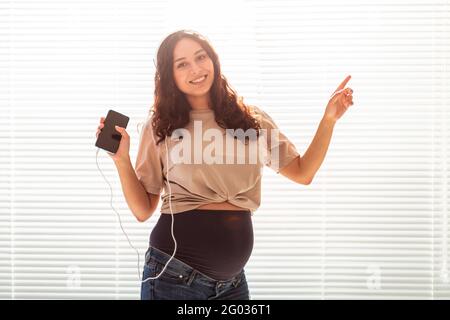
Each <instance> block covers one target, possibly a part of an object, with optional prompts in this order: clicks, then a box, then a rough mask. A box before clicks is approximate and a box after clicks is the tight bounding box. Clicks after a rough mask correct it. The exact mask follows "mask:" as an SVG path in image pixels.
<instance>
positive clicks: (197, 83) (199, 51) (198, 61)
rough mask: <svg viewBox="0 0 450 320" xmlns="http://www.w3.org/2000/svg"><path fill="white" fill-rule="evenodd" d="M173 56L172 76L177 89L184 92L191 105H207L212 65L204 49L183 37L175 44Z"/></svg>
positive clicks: (212, 72) (212, 71) (211, 79)
mask: <svg viewBox="0 0 450 320" xmlns="http://www.w3.org/2000/svg"><path fill="white" fill-rule="evenodd" d="M173 57H174V61H173V63H174V65H173V76H174V79H175V83H176V85H177V87H178V89H180V91H181V92H183V93H184V94H186V98H187V99H188V101H189V103H190V104H191V106H193V107H206V106H208V104H209V89H210V88H211V86H212V84H213V81H214V65H213V62H212V60H211V59H210V58H209V56H208V54H207V53H206V51H205V50H204V49H203V48H202V47H201V46H200V44H199V43H197V42H196V41H194V40H192V39H189V38H183V39H181V40H180V41H178V43H177V44H176V45H175V48H174V52H173ZM205 77H206V78H205Z"/></svg>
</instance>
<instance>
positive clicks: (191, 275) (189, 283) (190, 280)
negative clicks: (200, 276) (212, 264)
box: [186, 270, 197, 286]
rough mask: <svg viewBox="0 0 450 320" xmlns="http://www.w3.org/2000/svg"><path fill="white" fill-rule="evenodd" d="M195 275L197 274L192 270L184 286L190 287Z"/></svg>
mask: <svg viewBox="0 0 450 320" xmlns="http://www.w3.org/2000/svg"><path fill="white" fill-rule="evenodd" d="M196 274H197V271H196V270H192V272H191V274H190V275H189V278H188V279H187V281H186V284H187V285H188V286H190V285H191V283H192V281H194V278H195V275H196Z"/></svg>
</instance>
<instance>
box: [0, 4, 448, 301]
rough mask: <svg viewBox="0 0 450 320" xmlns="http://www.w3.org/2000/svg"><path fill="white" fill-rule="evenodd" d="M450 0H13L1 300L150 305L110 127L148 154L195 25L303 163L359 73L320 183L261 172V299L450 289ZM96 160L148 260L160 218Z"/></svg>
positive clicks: (428, 293)
mask: <svg viewBox="0 0 450 320" xmlns="http://www.w3.org/2000/svg"><path fill="white" fill-rule="evenodd" d="M449 2H450V1H448V0H439V1H437V0H436V1H424V0H422V1H417V0H414V1H411V0H408V1H405V0H394V1H377V2H376V3H374V2H373V1H372V2H369V1H356V0H353V1H351V0H345V1H341V2H339V3H335V2H332V1H324V0H315V1H256V0H254V1H227V2H226V3H225V2H219V3H217V2H212V1H209V2H208V1H190V2H188V3H187V2H186V3H185V2H183V1H126V2H124V1H118V0H116V1H106V0H103V1H102V0H90V1H69V0H65V1H56V0H52V1H50V0H49V1H25V0H22V1H3V0H0V17H1V19H0V88H2V89H0V105H1V111H2V112H1V116H0V145H1V148H0V155H1V157H0V178H1V179H0V298H2V299H36V298H38V299H65V298H71V299H74V298H80V299H138V298H139V290H140V283H139V282H138V279H137V272H136V263H137V259H136V255H135V252H134V251H133V250H132V249H131V248H129V246H128V243H127V241H126V238H125V237H124V236H123V234H122V232H121V230H120V227H119V224H118V220H117V218H116V215H115V213H114V211H113V210H112V209H111V208H110V206H109V202H110V191H109V187H108V185H107V184H106V183H105V182H104V180H103V178H102V176H101V174H100V172H98V170H97V166H96V163H95V152H96V148H95V147H94V143H95V130H96V127H97V124H98V121H99V118H100V117H101V116H105V115H106V112H107V110H109V109H114V110H117V111H119V112H122V113H124V114H126V115H128V116H130V123H129V125H128V128H127V131H128V133H129V134H130V136H131V150H130V155H131V159H132V162H133V164H134V160H135V157H136V151H137V147H138V145H137V144H138V138H139V132H138V131H137V125H138V124H139V123H140V122H142V121H144V120H145V117H146V116H147V113H148V110H149V108H150V106H151V104H152V101H153V91H154V82H153V81H154V71H155V68H154V62H153V59H154V58H155V55H156V50H157V48H158V46H159V44H160V42H161V41H162V39H163V38H164V37H165V36H166V35H168V34H169V33H170V32H172V31H175V30H178V29H182V28H188V29H191V28H192V29H195V30H198V31H199V32H200V33H202V34H204V35H205V36H207V37H208V38H209V40H210V41H211V43H212V45H213V46H214V47H215V49H216V51H217V52H218V54H219V57H220V60H221V63H222V71H223V72H224V74H225V76H226V77H227V78H228V79H229V81H230V83H231V85H232V86H233V87H235V88H236V90H237V91H238V93H239V94H241V95H242V96H244V98H245V100H244V101H247V102H249V103H254V104H257V105H258V106H260V107H261V108H263V109H264V110H265V111H266V112H267V113H268V114H270V115H271V116H272V117H273V118H274V119H275V121H276V122H277V124H278V125H279V127H280V129H281V130H282V131H283V132H284V133H285V134H286V135H287V136H288V137H289V138H290V139H291V140H292V141H293V142H294V143H295V144H296V146H297V149H298V151H299V152H300V154H302V155H303V154H304V153H305V152H306V150H307V148H308V146H309V143H310V142H311V141H312V138H313V137H314V134H315V132H316V129H317V126H318V124H319V122H320V119H321V117H322V115H323V112H324V110H325V106H326V104H327V102H328V98H329V96H330V95H331V93H332V92H333V91H334V90H335V88H336V87H337V85H338V84H339V83H340V82H341V81H342V80H343V79H344V77H345V76H346V75H348V74H351V75H352V80H351V81H350V82H349V84H348V86H349V87H351V88H352V89H353V90H354V102H355V104H354V105H353V106H352V107H350V109H349V110H348V112H347V113H346V114H345V115H344V117H343V118H341V120H339V121H338V123H337V124H336V126H335V129H334V133H333V137H332V140H331V144H330V147H329V149H328V153H327V156H326V158H325V161H324V162H323V164H322V167H321V169H320V171H319V172H318V173H317V175H316V177H315V179H314V181H313V183H312V184H311V185H309V186H304V185H296V184H294V183H293V182H290V181H289V180H287V179H286V178H284V177H282V176H281V175H277V174H275V173H274V172H273V171H271V170H270V169H269V168H266V169H265V171H264V177H263V190H262V205H261V207H260V208H259V210H258V211H256V213H255V215H254V216H253V223H254V232H255V246H254V250H253V254H252V256H251V258H250V260H249V262H248V264H247V266H246V268H245V269H246V273H247V279H248V282H249V288H250V294H251V297H252V299H336V298H337V299H349V298H356V299H360V298H362V299H418V298H422V299H449V298H450V284H449V281H450V280H449V275H448V270H449V266H448V264H449V254H448V245H449V240H448V230H449V229H448V221H449V217H448V214H449V213H448V208H449V195H448V194H449V193H448V187H449V164H450V163H449V156H448V152H449V138H450V129H449V124H450V115H449V113H450V107H449V106H450V97H449V88H450V85H449V79H450V73H449V59H450V27H449V24H450V3H449ZM98 160H99V165H100V167H101V169H102V170H103V173H104V174H105V175H106V177H107V178H108V180H109V182H110V183H111V185H112V186H113V192H114V198H113V205H114V207H115V208H116V209H117V210H118V211H119V212H120V214H121V217H122V221H123V223H124V228H125V229H126V231H127V232H128V234H129V236H130V238H131V240H132V241H133V243H134V244H135V246H137V247H138V248H139V250H140V252H141V264H142V260H143V254H144V252H145V250H146V248H147V244H148V237H149V234H150V232H151V230H152V228H153V226H154V225H155V223H156V221H157V219H158V218H159V210H157V211H156V212H155V214H154V216H152V218H151V219H149V220H148V221H147V222H145V223H139V222H137V221H136V220H135V219H134V217H133V216H132V214H131V212H130V211H129V209H128V207H127V205H126V202H125V199H124V197H123V194H122V191H121V187H120V181H119V177H118V175H117V172H116V169H115V166H114V165H113V163H112V160H111V159H110V158H109V157H108V156H107V155H106V154H105V153H104V152H100V154H99V159H98ZM141 270H142V265H141Z"/></svg>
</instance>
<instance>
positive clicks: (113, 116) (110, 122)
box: [95, 110, 130, 153]
mask: <svg viewBox="0 0 450 320" xmlns="http://www.w3.org/2000/svg"><path fill="white" fill-rule="evenodd" d="M129 120H130V118H129V117H127V116H126V115H123V114H121V113H119V112H117V111H114V110H109V111H108V114H107V115H106V118H105V122H104V123H103V124H104V127H103V128H102V130H101V131H100V133H99V135H98V138H97V141H96V142H95V146H96V147H98V148H101V149H104V150H106V151H109V152H111V153H116V152H117V149H119V145H120V140H121V139H122V136H121V135H120V133H119V132H118V131H116V128H115V126H119V127H122V128H126V127H127V125H128V121H129Z"/></svg>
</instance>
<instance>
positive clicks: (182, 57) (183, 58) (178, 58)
mask: <svg viewBox="0 0 450 320" xmlns="http://www.w3.org/2000/svg"><path fill="white" fill-rule="evenodd" d="M202 51H205V50H204V49H200V50H197V51H195V53H194V56H195V55H196V54H197V53H199V52H202ZM183 59H186V57H181V58H178V59H176V60H175V61H174V62H173V63H176V62H177V61H178V60H183Z"/></svg>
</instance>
